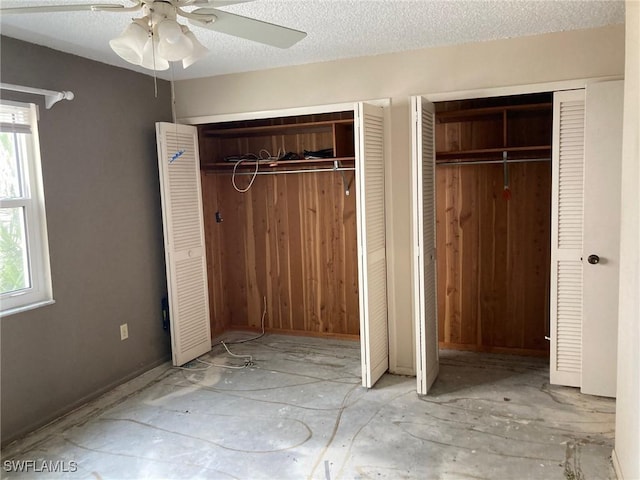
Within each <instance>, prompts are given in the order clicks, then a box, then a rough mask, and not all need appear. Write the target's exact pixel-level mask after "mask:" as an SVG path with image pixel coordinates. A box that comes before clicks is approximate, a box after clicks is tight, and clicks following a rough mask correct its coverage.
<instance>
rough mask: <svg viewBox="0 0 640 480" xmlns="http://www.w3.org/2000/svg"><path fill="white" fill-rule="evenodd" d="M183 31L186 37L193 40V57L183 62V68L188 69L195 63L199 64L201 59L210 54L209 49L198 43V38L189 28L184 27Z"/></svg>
mask: <svg viewBox="0 0 640 480" xmlns="http://www.w3.org/2000/svg"><path fill="white" fill-rule="evenodd" d="M182 31H183V33H184V34H185V36H186V37H187V38H188V39H189V40H191V43H192V44H193V49H192V51H191V55H189V56H188V57H185V58H184V59H183V60H182V68H187V67H190V66H191V65H193V64H194V63H195V62H197V61H198V60H200V59H201V58H203V57H205V56H207V55H208V54H209V49H208V48H206V47H205V46H204V45H202V44H201V43H200V42H199V41H198V39H197V38H196V36H195V35H194V34H193V32H192V31H191V30H189V29H188V28H187V27H185V26H183V27H182Z"/></svg>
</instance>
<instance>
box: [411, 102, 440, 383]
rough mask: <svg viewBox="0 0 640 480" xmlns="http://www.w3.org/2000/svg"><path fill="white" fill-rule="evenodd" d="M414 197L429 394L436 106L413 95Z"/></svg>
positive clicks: (419, 319)
mask: <svg viewBox="0 0 640 480" xmlns="http://www.w3.org/2000/svg"><path fill="white" fill-rule="evenodd" d="M411 110H412V116H413V121H412V144H413V152H412V169H411V172H412V179H411V190H412V200H413V228H412V231H413V262H412V268H413V289H414V294H413V298H414V308H413V314H414V325H415V327H414V328H415V335H416V377H417V383H418V387H417V389H418V394H420V395H426V394H427V392H428V390H429V388H430V387H431V385H432V384H433V382H434V381H435V379H436V377H437V376H438V372H439V368H440V363H439V359H438V315H437V297H436V235H435V232H436V209H435V137H434V135H435V107H434V105H433V103H430V102H428V101H427V100H425V99H424V98H422V97H413V98H412V99H411Z"/></svg>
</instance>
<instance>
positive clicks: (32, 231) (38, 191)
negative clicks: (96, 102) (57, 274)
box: [0, 100, 54, 317]
mask: <svg viewBox="0 0 640 480" xmlns="http://www.w3.org/2000/svg"><path fill="white" fill-rule="evenodd" d="M0 104H1V106H2V108H3V110H4V109H5V108H7V107H8V108H9V109H11V107H14V108H15V109H16V111H18V109H20V110H22V111H23V112H24V111H25V110H27V111H28V115H27V118H28V122H29V127H30V130H31V134H27V137H26V140H27V141H26V142H25V143H26V149H25V150H26V152H25V153H26V155H24V157H25V158H23V159H21V160H22V162H21V167H22V169H23V172H24V174H23V195H22V197H20V198H11V199H0V207H3V208H20V207H21V208H24V212H25V229H26V243H27V254H28V258H29V262H28V270H29V277H30V286H29V287H27V288H24V289H21V290H17V291H13V292H7V293H4V294H0V317H5V316H8V315H12V314H14V313H19V312H23V311H26V310H31V309H33V308H37V307H40V306H44V305H49V304H51V303H54V301H53V292H52V287H51V268H50V264H49V241H48V236H47V221H46V211H45V201H44V186H43V182H42V164H41V158H40V140H39V137H38V110H37V106H36V105H35V104H33V103H21V102H10V101H7V100H2V101H1V102H0ZM5 131H6V130H5Z"/></svg>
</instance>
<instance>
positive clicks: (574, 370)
mask: <svg viewBox="0 0 640 480" xmlns="http://www.w3.org/2000/svg"><path fill="white" fill-rule="evenodd" d="M584 132H585V94H584V90H569V91H563V92H555V93H554V100H553V146H552V163H553V168H552V172H553V173H552V192H553V193H552V211H551V363H550V375H549V377H550V382H551V383H552V384H556V385H567V386H573V387H579V386H580V378H581V369H582V288H583V274H582V242H583V222H584Z"/></svg>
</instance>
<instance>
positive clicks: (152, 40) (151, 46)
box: [140, 35, 169, 72]
mask: <svg viewBox="0 0 640 480" xmlns="http://www.w3.org/2000/svg"><path fill="white" fill-rule="evenodd" d="M159 43H160V42H158V39H157V36H156V35H152V36H151V37H149V39H148V40H147V43H146V44H145V45H144V48H143V50H142V62H141V63H140V65H141V66H143V67H144V68H148V69H149V70H155V71H158V72H159V71H162V70H168V69H169V62H168V61H167V60H166V59H164V58H162V57H161V56H160V55H159V54H158V45H159Z"/></svg>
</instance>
